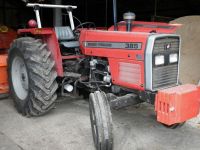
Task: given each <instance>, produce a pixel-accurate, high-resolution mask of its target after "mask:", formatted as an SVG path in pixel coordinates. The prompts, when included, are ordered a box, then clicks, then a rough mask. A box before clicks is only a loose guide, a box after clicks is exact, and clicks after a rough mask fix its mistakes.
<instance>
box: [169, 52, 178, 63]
mask: <svg viewBox="0 0 200 150" xmlns="http://www.w3.org/2000/svg"><path fill="white" fill-rule="evenodd" d="M169 62H170V63H175V62H178V54H177V53H175V54H170V55H169Z"/></svg>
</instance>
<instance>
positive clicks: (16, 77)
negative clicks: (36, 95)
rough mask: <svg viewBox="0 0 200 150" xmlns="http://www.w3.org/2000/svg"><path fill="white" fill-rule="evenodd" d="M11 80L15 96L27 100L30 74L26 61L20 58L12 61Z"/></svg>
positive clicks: (17, 57)
mask: <svg viewBox="0 0 200 150" xmlns="http://www.w3.org/2000/svg"><path fill="white" fill-rule="evenodd" d="M11 78H12V84H13V88H14V91H15V94H16V95H17V97H18V98H19V99H21V100H25V99H26V97H27V96H28V87H29V82H28V73H27V69H26V65H25V63H24V60H23V59H22V58H21V57H19V56H16V57H15V58H14V60H13V61H12V68H11Z"/></svg>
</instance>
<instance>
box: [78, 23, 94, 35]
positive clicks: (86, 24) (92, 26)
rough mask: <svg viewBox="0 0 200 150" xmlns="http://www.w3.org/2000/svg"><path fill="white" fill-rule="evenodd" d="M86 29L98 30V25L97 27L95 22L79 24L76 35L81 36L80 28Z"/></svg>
mask: <svg viewBox="0 0 200 150" xmlns="http://www.w3.org/2000/svg"><path fill="white" fill-rule="evenodd" d="M84 27H86V28H88V29H89V28H94V29H96V25H95V23H94V22H83V23H81V24H79V25H78V26H76V28H75V29H74V33H75V34H76V35H79V34H80V30H79V28H82V29H83V28H84Z"/></svg>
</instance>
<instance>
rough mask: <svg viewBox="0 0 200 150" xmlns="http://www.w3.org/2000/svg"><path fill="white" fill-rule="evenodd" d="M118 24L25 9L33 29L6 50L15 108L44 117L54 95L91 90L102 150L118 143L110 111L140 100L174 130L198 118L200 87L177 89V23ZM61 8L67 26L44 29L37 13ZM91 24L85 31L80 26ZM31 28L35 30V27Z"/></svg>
mask: <svg viewBox="0 0 200 150" xmlns="http://www.w3.org/2000/svg"><path fill="white" fill-rule="evenodd" d="M113 2H114V3H113V4H114V5H113V6H114V9H113V10H114V26H111V27H110V28H108V30H97V29H96V28H95V26H94V24H93V23H83V24H80V25H79V26H78V27H80V28H75V27H74V22H73V16H72V9H75V8H76V6H71V5H68V6H64V5H46V4H27V6H28V7H33V8H34V11H35V13H36V18H37V24H36V23H33V22H32V25H34V24H35V25H37V27H35V28H28V29H20V30H18V35H19V38H17V39H16V40H14V42H13V43H12V45H11V48H10V50H9V59H8V66H9V68H8V70H9V84H10V85H9V86H10V92H11V94H12V96H13V99H14V102H15V106H16V108H17V110H18V111H19V112H20V113H21V114H23V115H25V116H40V115H43V114H45V113H47V112H48V111H50V110H51V109H52V108H54V105H55V102H56V99H57V95H58V94H60V95H61V96H79V95H80V94H81V92H82V91H85V93H90V94H88V95H89V106H90V107H89V108H90V119H91V127H92V132H93V139H94V143H95V147H96V149H97V150H111V149H112V146H113V136H112V117H111V108H112V109H119V108H123V107H127V106H129V105H135V104H139V103H143V102H147V103H150V104H152V105H155V112H156V115H157V121H158V122H161V123H162V124H165V125H167V126H169V127H175V126H177V125H179V124H181V123H183V122H185V121H187V120H188V119H191V118H193V117H196V116H197V115H198V113H199V108H200V105H199V104H200V100H199V93H200V88H199V87H197V86H196V85H179V82H178V76H179V61H180V60H179V59H180V41H181V40H180V36H178V35H176V34H174V32H175V31H176V29H177V26H175V25H170V24H167V23H156V22H139V21H135V14H134V13H131V12H128V13H125V14H124V21H122V22H119V23H117V19H116V18H117V17H116V1H115V0H113ZM41 7H44V8H45V7H46V8H63V9H66V10H67V12H68V14H69V20H70V27H69V26H61V27H55V28H42V25H41V21H40V15H39V8H41ZM86 24H87V25H88V28H84V27H83V25H86ZM31 27H33V26H31Z"/></svg>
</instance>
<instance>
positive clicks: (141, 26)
mask: <svg viewBox="0 0 200 150" xmlns="http://www.w3.org/2000/svg"><path fill="white" fill-rule="evenodd" d="M132 24H133V28H132V32H143V33H144V32H146V33H149V32H155V31H156V33H161V34H162V33H165V34H171V33H175V32H176V30H177V28H178V27H180V26H181V25H180V24H168V23H161V22H143V21H134V22H132ZM113 30H114V26H112V27H110V28H109V31H113ZM118 31H126V23H125V22H124V21H122V22H120V23H118Z"/></svg>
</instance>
